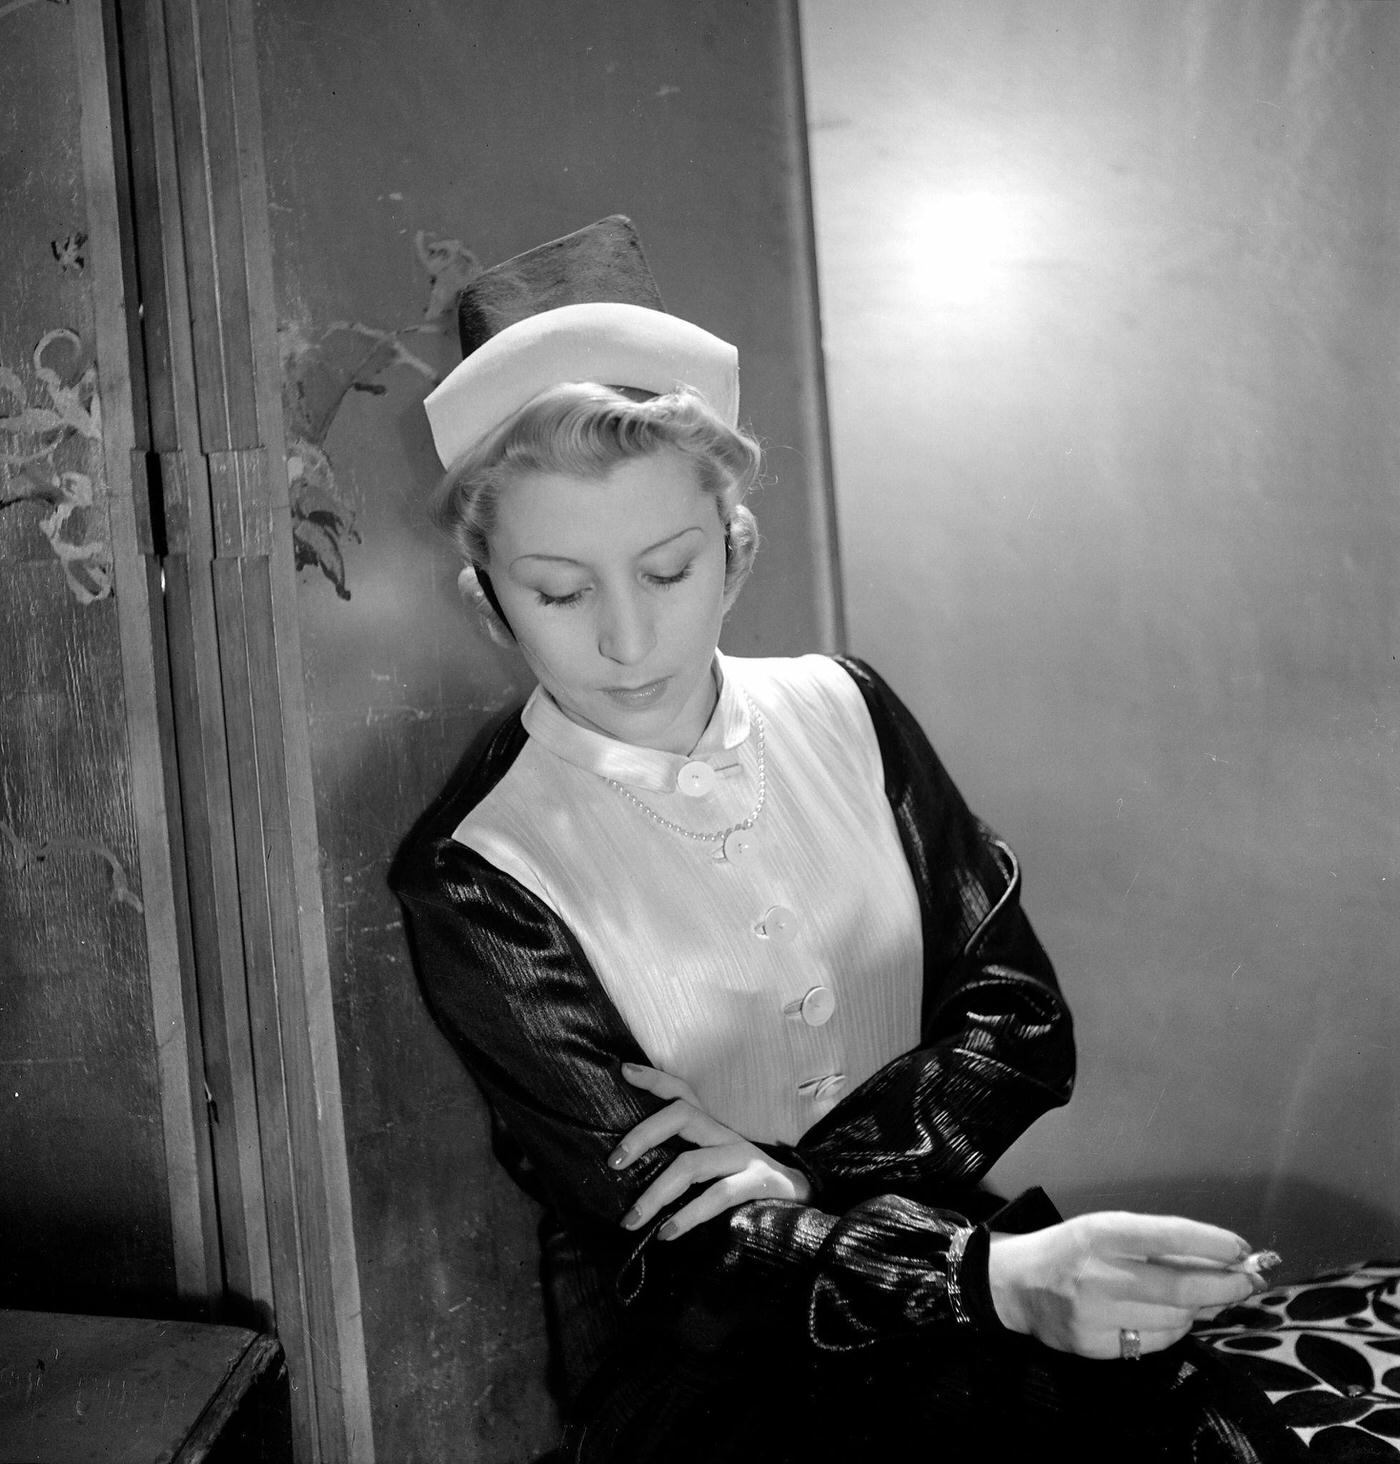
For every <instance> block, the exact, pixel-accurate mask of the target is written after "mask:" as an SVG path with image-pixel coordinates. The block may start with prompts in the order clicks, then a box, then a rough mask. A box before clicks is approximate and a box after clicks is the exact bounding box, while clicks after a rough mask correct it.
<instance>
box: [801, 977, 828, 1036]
mask: <svg viewBox="0 0 1400 1464" xmlns="http://www.w3.org/2000/svg"><path fill="white" fill-rule="evenodd" d="M797 1009H798V1011H800V1012H801V1013H802V1020H803V1021H804V1022H806V1024H807V1025H808V1026H809V1027H824V1026H826V1024H827V1023H828V1022H829V1021H830V1020H831V1016H832V1013H833V1012H834V1011H835V1010H836V993H835V992H834V991H833V990H832V989H831V988H830V987H829V986H814V987H813V988H812V989H811V990H810V991H809V992H808V993H807V995H806V996H804V997H803V998H802V1000H801V1002H800V1003H799V1004H798V1008H797Z"/></svg>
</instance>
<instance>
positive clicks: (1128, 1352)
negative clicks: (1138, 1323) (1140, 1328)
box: [1118, 1327, 1142, 1362]
mask: <svg viewBox="0 0 1400 1464" xmlns="http://www.w3.org/2000/svg"><path fill="white" fill-rule="evenodd" d="M1118 1355H1119V1357H1121V1358H1122V1359H1123V1361H1124V1362H1137V1361H1139V1360H1140V1359H1141V1357H1142V1338H1141V1337H1140V1336H1138V1334H1137V1330H1136V1329H1135V1328H1133V1327H1119V1329H1118Z"/></svg>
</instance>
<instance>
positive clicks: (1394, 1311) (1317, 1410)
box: [1196, 1261, 1400, 1464]
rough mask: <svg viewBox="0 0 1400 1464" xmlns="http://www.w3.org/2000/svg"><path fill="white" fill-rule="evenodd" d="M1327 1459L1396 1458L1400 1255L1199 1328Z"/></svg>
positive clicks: (1386, 1462)
mask: <svg viewBox="0 0 1400 1464" xmlns="http://www.w3.org/2000/svg"><path fill="white" fill-rule="evenodd" d="M1196 1335H1197V1336H1198V1337H1200V1338H1201V1340H1202V1341H1204V1342H1208V1343H1209V1344H1210V1345H1211V1346H1213V1347H1215V1348H1217V1349H1219V1351H1220V1352H1221V1354H1222V1355H1223V1356H1225V1357H1227V1358H1229V1359H1230V1361H1231V1363H1232V1364H1233V1365H1234V1366H1236V1367H1238V1368H1239V1369H1240V1370H1242V1371H1243V1372H1244V1373H1246V1374H1247V1375H1248V1376H1249V1377H1250V1378H1252V1379H1253V1380H1254V1382H1255V1383H1256V1384H1257V1385H1258V1386H1259V1387H1261V1388H1263V1389H1264V1391H1265V1392H1266V1393H1267V1394H1268V1395H1269V1398H1270V1400H1271V1401H1272V1402H1273V1404H1274V1406H1275V1408H1276V1409H1277V1410H1278V1413H1279V1416H1280V1417H1282V1419H1283V1421H1284V1422H1285V1423H1287V1424H1288V1425H1289V1427H1290V1428H1292V1429H1293V1430H1294V1432H1295V1433H1297V1435H1298V1436H1299V1437H1300V1438H1301V1439H1302V1440H1303V1442H1304V1443H1305V1444H1306V1445H1307V1447H1308V1452H1309V1454H1310V1455H1311V1456H1312V1457H1313V1458H1315V1459H1318V1460H1325V1461H1328V1464H1370V1461H1372V1460H1374V1461H1376V1464H1400V1261H1372V1262H1369V1263H1367V1264H1364V1265H1359V1266H1353V1267H1351V1268H1350V1269H1348V1270H1345V1271H1335V1272H1331V1273H1329V1274H1328V1275H1325V1276H1319V1277H1317V1278H1316V1279H1314V1280H1311V1281H1304V1282H1301V1283H1299V1284H1298V1285H1296V1286H1282V1287H1278V1288H1277V1289H1275V1290H1273V1291H1266V1292H1265V1293H1264V1294H1263V1295H1262V1296H1259V1297H1257V1298H1255V1299H1254V1300H1252V1301H1248V1302H1245V1303H1244V1304H1243V1305H1241V1306H1232V1307H1229V1308H1227V1309H1226V1310H1224V1311H1222V1312H1220V1313H1219V1314H1218V1315H1216V1316H1215V1317H1214V1318H1212V1319H1211V1320H1210V1321H1209V1322H1206V1323H1203V1324H1202V1325H1200V1326H1198V1327H1197V1328H1196Z"/></svg>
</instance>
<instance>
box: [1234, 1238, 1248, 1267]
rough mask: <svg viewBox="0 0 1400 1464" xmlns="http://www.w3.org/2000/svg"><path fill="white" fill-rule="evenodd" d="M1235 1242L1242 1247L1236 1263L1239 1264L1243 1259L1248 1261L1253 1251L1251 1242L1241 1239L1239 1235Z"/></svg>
mask: <svg viewBox="0 0 1400 1464" xmlns="http://www.w3.org/2000/svg"><path fill="white" fill-rule="evenodd" d="M1235 1244H1236V1245H1237V1246H1239V1248H1240V1253H1239V1255H1237V1256H1236V1257H1235V1264H1236V1265H1239V1263H1240V1262H1241V1261H1247V1260H1248V1259H1249V1257H1250V1255H1251V1251H1250V1248H1249V1242H1248V1241H1247V1240H1241V1239H1240V1238H1239V1236H1238V1235H1237V1236H1236V1237H1235Z"/></svg>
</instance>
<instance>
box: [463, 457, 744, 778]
mask: <svg viewBox="0 0 1400 1464" xmlns="http://www.w3.org/2000/svg"><path fill="white" fill-rule="evenodd" d="M490 551H491V558H490V566H489V568H490V574H491V582H492V585H493V587H494V589H495V591H496V595H497V598H498V599H499V600H500V602H501V609H502V610H503V611H504V612H505V616H506V619H507V620H508V621H509V622H510V627H511V630H512V631H514V633H515V638H516V641H517V642H518V643H519V646H520V649H521V651H522V652H523V653H524V655H525V659H526V661H527V662H528V663H529V666H530V669H531V670H532V671H533V672H534V673H535V675H536V676H537V677H538V678H539V680H540V684H541V685H542V686H543V687H544V688H545V690H546V691H548V692H549V693H550V695H551V696H553V698H554V699H555V701H556V702H558V703H559V706H560V707H561V708H562V709H563V711H564V714H565V715H566V716H568V717H570V718H571V719H572V720H573V721H575V722H578V723H579V724H581V725H582V726H584V727H591V728H592V729H593V730H594V731H596V732H602V733H604V734H606V735H607V736H609V737H616V738H619V739H621V740H622V741H624V742H631V743H635V744H637V745H639V746H642V747H655V748H659V749H661V750H662V751H665V752H677V753H682V754H684V753H688V752H689V751H690V750H691V748H693V747H694V746H695V744H696V742H697V741H698V740H699V738H700V734H701V733H702V732H703V731H704V730H705V724H706V723H707V722H708V721H709V718H710V713H711V711H712V710H713V708H714V695H715V694H714V686H713V682H712V679H711V675H710V670H711V666H712V664H713V661H714V653H715V645H716V643H717V642H718V640H719V631H720V623H721V621H722V620H723V618H724V609H725V605H724V573H725V559H724V526H723V524H722V523H721V522H720V517H719V511H718V505H717V503H716V500H715V499H714V498H713V497H712V496H711V495H710V494H708V493H706V492H704V491H703V490H702V489H701V487H700V485H699V481H698V478H697V473H696V467H695V464H694V463H693V462H692V461H691V460H690V459H689V458H687V457H685V456H683V455H682V454H681V453H678V452H673V451H671V450H670V449H663V450H662V451H659V452H656V453H653V454H652V455H650V456H648V457H645V458H634V459H631V460H629V461H627V462H624V463H621V464H619V466H617V467H616V468H614V469H613V470H612V471H611V472H610V473H609V474H608V475H607V476H606V477H605V478H602V479H598V480H595V479H591V478H576V477H572V476H570V475H569V474H565V473H530V474H526V475H524V476H522V477H520V478H517V479H515V480H514V481H513V482H512V483H511V484H510V485H509V486H508V487H506V488H505V489H504V490H503V491H502V493H501V496H500V500H499V503H498V505H497V516H496V526H495V529H494V531H493V532H492V534H491V540H490Z"/></svg>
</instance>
